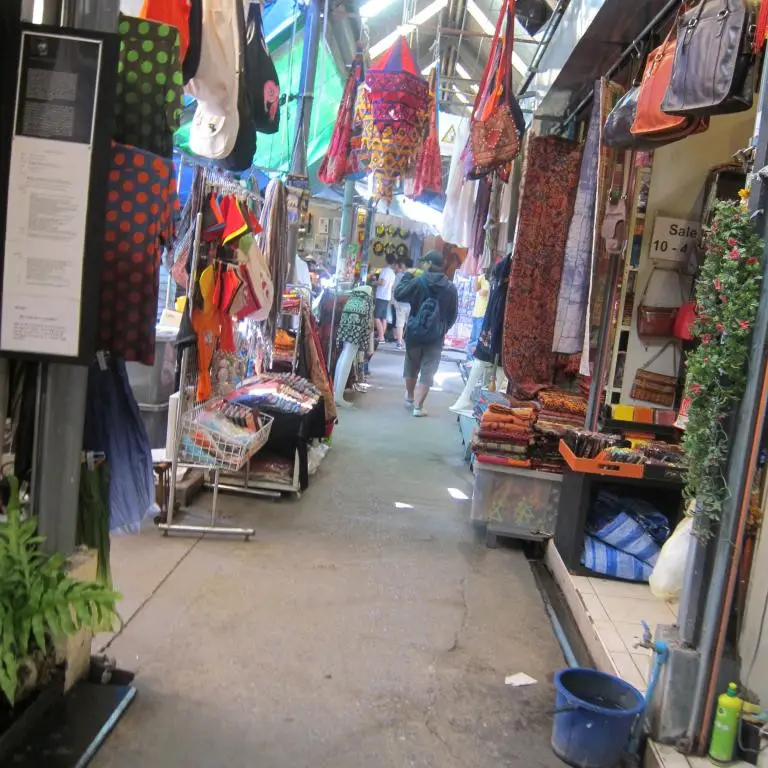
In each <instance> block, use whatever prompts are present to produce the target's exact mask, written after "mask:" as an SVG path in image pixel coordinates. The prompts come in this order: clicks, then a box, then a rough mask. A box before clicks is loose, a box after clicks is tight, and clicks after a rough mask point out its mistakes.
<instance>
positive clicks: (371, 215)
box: [360, 198, 376, 285]
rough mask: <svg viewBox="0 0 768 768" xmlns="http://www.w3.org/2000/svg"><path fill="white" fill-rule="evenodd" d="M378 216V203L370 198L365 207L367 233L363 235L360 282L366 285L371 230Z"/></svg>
mask: <svg viewBox="0 0 768 768" xmlns="http://www.w3.org/2000/svg"><path fill="white" fill-rule="evenodd" d="M375 218H376V203H374V202H373V198H370V199H369V200H368V206H367V208H366V209H365V233H364V235H363V245H362V248H363V252H362V253H361V254H360V283H361V284H362V285H365V281H366V280H367V279H368V250H369V248H370V245H371V232H373V220H374V219H375Z"/></svg>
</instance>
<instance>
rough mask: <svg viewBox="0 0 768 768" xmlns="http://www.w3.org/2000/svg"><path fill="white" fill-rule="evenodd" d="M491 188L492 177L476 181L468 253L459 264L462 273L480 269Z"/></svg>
mask: <svg viewBox="0 0 768 768" xmlns="http://www.w3.org/2000/svg"><path fill="white" fill-rule="evenodd" d="M492 190H493V177H490V176H489V177H486V178H483V179H480V181H479V182H478V183H477V197H476V198H475V212H474V215H473V216H472V244H471V245H470V246H469V253H468V254H467V258H466V259H464V263H463V264H462V265H461V272H462V274H464V275H476V274H478V273H479V271H480V259H481V258H482V256H483V250H484V249H485V232H486V230H485V225H486V223H487V222H488V214H489V212H490V209H491V192H492Z"/></svg>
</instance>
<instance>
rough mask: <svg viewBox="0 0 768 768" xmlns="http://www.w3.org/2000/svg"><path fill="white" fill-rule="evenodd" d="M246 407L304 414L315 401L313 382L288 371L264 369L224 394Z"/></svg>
mask: <svg viewBox="0 0 768 768" xmlns="http://www.w3.org/2000/svg"><path fill="white" fill-rule="evenodd" d="M228 399H229V400H230V401H231V402H233V403H238V404H240V405H245V406H247V407H249V408H258V409H269V410H270V411H273V410H277V411H280V412H282V413H295V414H307V413H309V412H310V411H311V410H312V409H313V408H314V407H315V406H316V405H317V404H318V402H319V400H320V392H319V390H318V389H317V387H315V386H314V384H312V383H310V382H309V381H307V380H306V379H302V378H301V377H300V376H295V375H293V374H289V373H264V374H261V375H260V376H254V377H252V378H250V379H247V380H246V381H244V382H243V385H242V386H241V387H240V388H239V389H236V390H235V391H234V392H233V393H232V394H231V395H230V396H229V398H228Z"/></svg>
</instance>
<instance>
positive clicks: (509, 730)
mask: <svg viewBox="0 0 768 768" xmlns="http://www.w3.org/2000/svg"><path fill="white" fill-rule="evenodd" d="M401 365H402V357H401V356H400V355H397V354H395V353H393V352H386V351H380V352H379V353H378V354H377V355H376V357H375V358H374V360H373V362H372V377H371V383H372V384H373V387H372V389H371V390H370V391H369V392H368V393H366V394H365V395H359V396H357V404H356V406H355V407H354V408H353V409H351V410H349V411H344V412H343V413H342V417H341V418H342V421H341V424H340V425H339V427H338V428H337V431H336V432H335V433H334V439H333V449H332V451H331V452H330V453H329V455H328V458H327V459H326V461H325V462H324V463H323V465H322V466H321V467H320V470H319V472H318V474H317V476H316V477H315V478H313V480H312V483H311V485H310V488H309V489H308V491H307V492H306V493H305V494H304V495H303V497H302V498H301V499H300V500H299V501H282V502H277V503H273V502H270V501H258V500H250V499H243V498H239V497H234V496H229V497H225V498H224V499H223V500H222V503H221V508H222V511H223V512H224V514H225V517H226V518H227V519H229V520H231V521H232V522H238V523H245V522H247V523H248V524H250V525H253V526H255V528H256V531H257V535H256V539H255V540H254V541H251V542H250V543H245V542H242V541H233V540H226V539H224V540H211V539H199V540H190V539H163V538H162V537H161V536H160V535H159V534H158V533H157V532H156V531H155V530H154V528H150V529H148V530H147V531H145V532H144V533H143V534H142V535H141V536H137V537H131V538H123V539H119V540H118V541H116V542H115V545H114V554H113V560H114V572H115V581H116V584H117V587H118V588H119V589H121V590H122V591H123V592H124V594H125V601H124V605H123V616H124V618H125V619H126V621H127V623H126V626H125V627H124V629H123V631H122V632H121V633H120V634H119V635H118V636H117V637H115V638H114V639H112V642H111V645H110V647H109V650H108V653H109V654H110V655H112V656H114V657H115V658H116V659H117V660H118V662H119V664H120V665H121V666H122V667H124V668H126V669H133V670H135V671H136V672H137V673H138V676H137V686H138V688H139V696H138V698H137V699H136V701H135V703H134V704H133V706H132V708H131V709H130V710H129V712H128V713H127V715H126V716H125V717H124V718H123V720H122V721H121V722H120V723H119V725H118V727H117V729H116V730H115V731H114V733H113V734H112V736H111V737H110V738H109V740H108V741H107V743H106V745H105V746H104V748H103V749H102V751H101V753H100V754H99V755H98V757H97V758H96V760H95V762H94V765H95V766H96V768H137V767H138V766H142V767H146V768H172V767H175V766H179V768H181V766H185V767H186V768H256V767H258V768H400V767H401V766H402V767H403V768H405V767H406V766H408V767H413V768H427V767H429V768H501V766H519V768H538V767H539V766H545V767H547V768H549V767H550V766H551V767H553V768H554V766H559V765H561V763H560V762H559V761H558V760H557V759H556V758H555V757H554V756H553V755H552V753H551V751H550V748H549V731H550V727H551V718H550V716H549V715H547V710H548V709H551V707H552V706H553V701H554V697H553V692H552V688H551V684H550V681H551V678H552V674H553V673H554V671H555V670H556V669H558V668H559V667H561V666H563V665H564V662H563V658H562V655H561V653H560V649H559V647H558V646H557V643H556V641H555V639H554V637H553V634H552V630H551V627H550V624H549V623H548V620H547V617H546V614H545V611H544V608H543V605H542V602H541V599H540V596H539V593H538V591H537V589H536V586H535V584H534V581H533V578H532V575H531V573H530V570H529V567H528V565H527V562H526V560H525V558H524V557H523V555H522V553H520V552H518V551H513V550H507V549H500V550H487V549H486V548H485V546H484V544H483V543H482V542H478V541H477V540H476V538H475V535H474V532H473V529H472V527H471V525H470V524H469V522H468V521H469V505H470V502H469V501H468V500H466V499H464V498H463V497H464V496H466V497H469V496H471V492H472V491H471V487H472V486H471V476H470V475H469V474H468V472H467V470H466V468H465V466H464V465H463V463H462V462H461V448H460V438H459V434H458V428H457V425H456V421H455V419H454V418H453V417H452V416H451V415H450V414H449V412H448V411H447V407H448V405H450V403H451V402H452V400H453V398H454V397H455V393H456V392H457V391H458V389H459V388H460V379H459V378H458V375H457V369H456V366H455V365H451V364H447V363H446V364H444V365H443V366H442V368H441V373H440V376H439V383H440V385H441V386H442V387H443V388H444V389H445V390H446V391H443V392H435V393H433V394H432V395H431V396H430V399H429V401H428V410H429V412H430V413H431V414H432V415H431V416H430V417H429V418H426V419H420V420H419V419H414V418H413V417H411V416H410V415H409V414H408V413H406V411H405V409H404V408H403V407H402V390H401V383H400V370H401ZM107 639H108V638H107ZM101 640H102V643H101V644H102V645H103V641H104V638H102V639H101ZM516 672H526V673H527V674H529V675H531V676H533V677H534V678H536V679H537V680H538V681H539V682H538V684H536V685H532V686H529V687H524V688H513V687H510V686H505V685H504V677H505V676H506V675H509V674H513V673H516Z"/></svg>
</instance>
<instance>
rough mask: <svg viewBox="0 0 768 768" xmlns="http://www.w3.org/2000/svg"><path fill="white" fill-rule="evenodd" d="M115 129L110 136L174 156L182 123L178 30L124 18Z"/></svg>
mask: <svg viewBox="0 0 768 768" xmlns="http://www.w3.org/2000/svg"><path fill="white" fill-rule="evenodd" d="M118 32H119V34H120V61H119V63H118V70H117V71H118V75H117V94H116V96H115V125H114V131H113V134H112V138H114V140H115V141H117V142H119V143H120V144H129V145H131V146H133V147H138V148H139V149H142V150H144V151H145V152H151V153H152V154H154V155H160V156H161V157H167V158H170V157H171V156H172V155H173V133H174V131H176V130H177V129H178V127H179V125H180V123H181V109H182V85H183V76H182V74H181V54H180V52H179V35H178V31H177V30H176V29H174V28H173V27H170V26H168V24H158V23H156V22H153V21H143V20H142V19H135V18H133V17H131V16H124V15H122V14H121V15H120V23H119V25H118Z"/></svg>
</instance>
